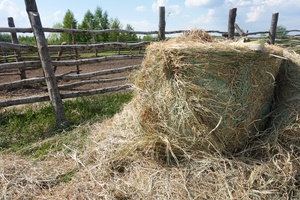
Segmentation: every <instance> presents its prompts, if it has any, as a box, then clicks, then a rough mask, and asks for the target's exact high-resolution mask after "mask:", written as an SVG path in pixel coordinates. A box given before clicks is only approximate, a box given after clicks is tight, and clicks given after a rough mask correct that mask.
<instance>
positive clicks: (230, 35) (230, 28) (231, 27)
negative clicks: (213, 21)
mask: <svg viewBox="0 0 300 200" xmlns="http://www.w3.org/2000/svg"><path fill="white" fill-rule="evenodd" d="M236 11H237V8H232V9H230V10H229V17H228V39H234V24H235V18H236Z"/></svg>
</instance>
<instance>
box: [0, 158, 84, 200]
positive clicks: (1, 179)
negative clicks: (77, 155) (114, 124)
mask: <svg viewBox="0 0 300 200" xmlns="http://www.w3.org/2000/svg"><path fill="white" fill-rule="evenodd" d="M78 169H79V168H78V166H77V164H76V163H75V162H74V161H73V160H72V159H70V157H69V156H67V157H66V156H65V155H55V156H53V157H51V158H47V159H46V160H43V161H41V160H34V159H28V158H27V159H24V158H20V157H18V156H16V155H1V159H0V199H43V198H44V196H45V195H44V193H47V192H50V191H52V190H53V188H55V187H56V186H57V185H61V184H63V183H64V182H65V181H66V180H65V179H64V178H65V177H68V176H69V175H72V174H73V173H75V172H77V171H78Z"/></svg>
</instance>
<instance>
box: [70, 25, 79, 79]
mask: <svg viewBox="0 0 300 200" xmlns="http://www.w3.org/2000/svg"><path fill="white" fill-rule="evenodd" d="M75 28H76V27H75V23H74V22H73V23H72V29H75ZM72 43H73V45H76V35H75V33H74V32H73V33H72ZM74 54H75V60H78V58H79V56H78V50H77V48H74ZM76 73H77V74H79V73H80V69H79V65H76Z"/></svg>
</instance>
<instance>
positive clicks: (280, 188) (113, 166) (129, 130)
mask: <svg viewBox="0 0 300 200" xmlns="http://www.w3.org/2000/svg"><path fill="white" fill-rule="evenodd" d="M135 103H136V102H134V101H133V102H130V103H129V104H128V105H127V106H126V107H125V108H124V110H123V111H122V112H121V113H120V114H118V115H116V116H114V117H113V118H112V119H111V120H108V121H106V122H104V123H102V124H99V125H97V126H95V129H94V130H93V132H92V134H91V136H90V142H89V143H88V144H87V146H88V148H89V149H88V151H87V152H85V155H83V156H82V159H84V161H83V163H84V167H81V168H80V171H79V172H78V173H77V174H76V175H75V176H74V177H73V179H72V181H70V182H68V183H67V184H65V185H60V186H57V187H55V188H52V190H51V191H49V192H48V194H46V193H45V194H44V196H43V197H44V198H47V197H48V198H51V199H76V198H77V199H181V200H185V199H186V200H188V199H224V200H226V199H246V200H247V199H265V200H269V199H271V200H272V199H274V200H275V199H288V198H290V197H294V198H297V197H299V194H300V193H299V191H300V190H299V185H298V184H299V180H298V178H297V177H298V176H299V171H298V170H299V165H298V163H299V161H298V159H297V157H296V156H295V155H293V154H290V153H289V152H286V151H284V150H280V151H278V153H277V154H275V155H273V156H272V157H270V159H269V160H268V161H265V162H263V161H259V160H251V158H243V157H239V158H238V157H236V158H225V157H224V156H220V155H209V154H201V155H196V154H194V155H193V156H192V157H191V159H189V160H188V161H186V162H179V163H178V164H177V163H175V165H174V164H172V163H166V162H157V159H153V157H152V155H151V153H147V152H144V149H141V147H144V146H143V145H141V143H143V144H144V145H145V143H146V144H147V145H148V144H150V143H151V142H150V141H148V142H146V139H144V140H143V141H140V144H139V145H136V146H135V147H134V146H133V141H134V140H135V139H136V136H137V134H138V133H136V132H135V131H137V130H138V129H139V128H141V127H140V126H139V125H137V124H134V123H131V124H129V123H128V122H129V121H134V122H137V121H135V120H138V119H136V118H135V117H136V115H135V111H134V110H132V106H133V104H135ZM150 140H152V139H150ZM129 144H130V145H129ZM137 146H139V148H136V147H137ZM150 146H151V145H150ZM126 147H127V149H126ZM148 147H149V146H148ZM133 149H135V150H133ZM150 149H151V148H149V150H150ZM196 152H197V150H196ZM47 195H48V196H47Z"/></svg>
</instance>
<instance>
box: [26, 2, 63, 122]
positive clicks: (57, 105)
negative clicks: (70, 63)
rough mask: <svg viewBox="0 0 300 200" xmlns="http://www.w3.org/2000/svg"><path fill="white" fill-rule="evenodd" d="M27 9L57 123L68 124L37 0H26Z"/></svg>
mask: <svg viewBox="0 0 300 200" xmlns="http://www.w3.org/2000/svg"><path fill="white" fill-rule="evenodd" d="M25 5H26V11H27V14H28V18H29V20H30V24H31V27H32V29H33V33H34V36H35V40H36V45H37V49H38V53H39V56H40V60H41V64H42V67H43V70H44V74H45V81H46V83H47V87H48V93H49V98H50V101H51V103H52V106H53V109H54V112H55V118H56V123H57V124H58V125H63V126H66V125H67V120H66V117H65V113H64V109H63V104H62V99H61V96H60V94H59V90H58V86H57V81H56V78H55V74H54V68H53V64H52V61H51V58H50V55H49V51H48V44H47V41H46V37H45V33H44V31H43V27H42V23H41V19H40V16H39V13H38V9H37V5H36V2H35V0H25Z"/></svg>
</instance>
